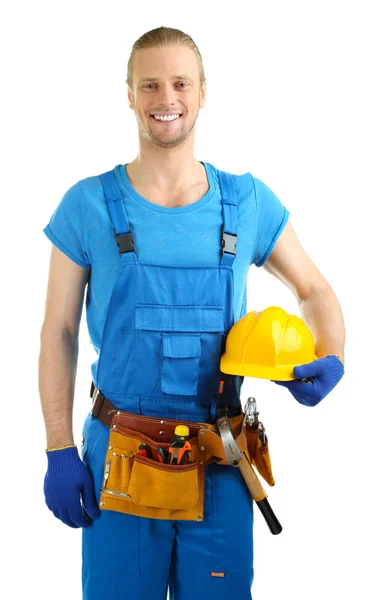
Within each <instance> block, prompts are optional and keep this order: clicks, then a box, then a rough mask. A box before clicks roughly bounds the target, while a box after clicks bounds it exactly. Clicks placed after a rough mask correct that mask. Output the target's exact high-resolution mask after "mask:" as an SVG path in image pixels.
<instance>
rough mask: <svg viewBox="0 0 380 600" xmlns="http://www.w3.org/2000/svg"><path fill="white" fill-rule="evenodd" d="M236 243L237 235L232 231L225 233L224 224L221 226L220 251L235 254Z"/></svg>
mask: <svg viewBox="0 0 380 600" xmlns="http://www.w3.org/2000/svg"><path fill="white" fill-rule="evenodd" d="M236 244H237V235H235V234H233V233H226V232H225V230H224V224H223V226H222V252H223V254H224V253H225V252H228V253H229V254H234V255H235V256H236Z"/></svg>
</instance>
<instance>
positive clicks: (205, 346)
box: [135, 304, 224, 396]
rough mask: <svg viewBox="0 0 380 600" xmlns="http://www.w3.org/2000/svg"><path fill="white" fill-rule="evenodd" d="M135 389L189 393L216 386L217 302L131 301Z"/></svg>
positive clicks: (220, 332) (221, 334)
mask: <svg viewBox="0 0 380 600" xmlns="http://www.w3.org/2000/svg"><path fill="white" fill-rule="evenodd" d="M135 327H136V333H137V336H136V339H137V371H138V372H137V393H138V394H144V395H154V396H155V395H162V393H163V392H164V393H166V394H174V395H184V396H193V395H197V394H198V393H199V392H200V391H202V392H204V391H206V389H207V387H208V388H209V389H208V390H207V391H208V392H209V391H211V388H212V389H214V388H217V386H218V384H219V378H218V375H219V365H220V354H221V344H222V341H223V337H224V319H223V307H222V306H198V305H189V306H183V305H173V306H165V305H159V304H149V305H136V307H135Z"/></svg>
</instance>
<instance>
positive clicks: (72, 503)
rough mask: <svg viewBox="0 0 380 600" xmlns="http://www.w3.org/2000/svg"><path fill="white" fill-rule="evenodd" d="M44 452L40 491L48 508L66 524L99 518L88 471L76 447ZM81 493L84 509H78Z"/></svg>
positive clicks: (74, 525) (75, 525)
mask: <svg viewBox="0 0 380 600" xmlns="http://www.w3.org/2000/svg"><path fill="white" fill-rule="evenodd" d="M46 454H47V458H48V470H47V473H46V475H45V480H44V493H45V502H46V504H47V506H48V508H49V509H50V510H51V511H52V512H53V513H54V515H55V516H56V517H57V519H60V520H61V521H63V523H65V524H66V525H69V526H70V527H87V526H88V525H91V518H92V519H94V518H96V517H100V510H99V508H98V505H97V500H96V497H95V490H94V483H93V480H92V477H91V474H90V472H89V470H88V469H87V467H86V465H85V464H84V462H83V461H82V460H81V459H80V457H79V454H78V448H77V447H76V446H74V447H68V448H64V449H62V450H50V451H46ZM81 495H82V500H83V508H84V509H85V511H86V512H85V511H84V510H83V508H82V504H81ZM86 513H87V515H88V516H87V515H86ZM89 517H90V518H89Z"/></svg>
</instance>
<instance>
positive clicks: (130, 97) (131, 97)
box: [127, 84, 134, 109]
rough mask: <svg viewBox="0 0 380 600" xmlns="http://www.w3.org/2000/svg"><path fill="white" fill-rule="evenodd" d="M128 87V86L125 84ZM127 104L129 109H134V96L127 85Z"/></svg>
mask: <svg viewBox="0 0 380 600" xmlns="http://www.w3.org/2000/svg"><path fill="white" fill-rule="evenodd" d="M127 85H128V84H127ZM128 104H129V108H131V109H134V96H133V92H132V90H131V88H130V87H129V85H128Z"/></svg>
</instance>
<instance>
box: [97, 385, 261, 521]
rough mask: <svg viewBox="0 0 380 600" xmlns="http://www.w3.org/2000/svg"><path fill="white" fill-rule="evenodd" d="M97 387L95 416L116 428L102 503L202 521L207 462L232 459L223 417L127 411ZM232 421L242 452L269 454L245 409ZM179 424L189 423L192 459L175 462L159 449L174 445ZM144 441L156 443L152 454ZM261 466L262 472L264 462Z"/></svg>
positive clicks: (112, 430)
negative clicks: (220, 422)
mask: <svg viewBox="0 0 380 600" xmlns="http://www.w3.org/2000/svg"><path fill="white" fill-rule="evenodd" d="M91 392H92V394H91V395H92V398H93V406H92V410H91V414H92V416H93V417H94V418H96V419H99V421H101V423H103V425H105V426H107V427H109V428H110V435H109V439H108V447H107V451H106V456H105V461H104V467H103V484H102V487H101V496H100V504H99V507H100V508H101V509H102V510H114V511H118V512H124V513H127V514H132V515H137V516H142V517H150V518H156V519H187V520H195V521H202V520H203V513H204V482H205V467H206V466H207V465H208V464H210V463H213V462H217V463H218V464H220V465H229V464H231V463H230V462H229V461H228V458H227V457H226V452H225V448H224V446H223V441H222V439H221V437H220V435H219V430H218V426H217V423H206V422H193V421H182V420H177V419H167V418H162V417H161V418H159V417H148V416H143V415H139V414H134V413H130V412H126V411H121V410H119V409H118V408H117V407H115V406H114V405H113V404H112V403H111V402H110V401H109V400H108V399H107V398H105V397H104V394H103V393H102V392H101V391H100V390H98V389H97V388H96V387H95V386H94V385H92V387H91ZM228 421H229V427H230V432H231V434H232V436H233V438H234V440H233V441H234V442H236V445H237V447H238V448H239V450H240V451H241V452H246V453H247V452H248V454H249V455H251V456H252V461H253V456H259V455H260V456H259V458H260V459H261V458H265V460H266V461H267V460H269V454H267V456H265V457H264V456H263V457H261V453H262V449H261V448H260V452H258V450H259V443H258V442H259V440H258V436H257V433H255V432H254V431H253V428H251V427H249V428H248V427H246V426H245V423H244V413H243V412H240V414H238V415H235V416H232V417H231V418H229V419H228ZM177 425H186V426H187V427H188V428H189V436H188V442H189V444H190V445H191V451H190V453H189V462H188V463H187V464H174V465H173V464H163V463H161V462H158V460H157V449H158V448H166V449H167V448H168V447H169V446H170V445H171V443H172V440H173V436H174V432H175V428H176V426H177ZM247 434H249V435H247ZM247 438H248V439H247ZM141 443H145V444H147V445H148V446H149V447H150V448H151V452H152V458H150V457H147V456H141V455H140V454H139V451H138V450H139V446H140V444H141ZM250 448H251V450H250ZM251 452H252V454H251ZM255 462H256V459H255ZM258 468H259V471H260V472H262V471H261V469H260V466H259V464H258Z"/></svg>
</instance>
